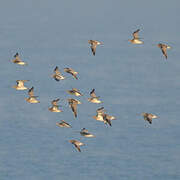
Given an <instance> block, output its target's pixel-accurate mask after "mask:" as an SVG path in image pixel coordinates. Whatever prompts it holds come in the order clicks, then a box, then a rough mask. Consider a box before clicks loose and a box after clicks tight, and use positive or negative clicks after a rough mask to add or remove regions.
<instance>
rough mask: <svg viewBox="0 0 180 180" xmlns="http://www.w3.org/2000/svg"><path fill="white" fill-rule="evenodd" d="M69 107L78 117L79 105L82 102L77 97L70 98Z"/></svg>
mask: <svg viewBox="0 0 180 180" xmlns="http://www.w3.org/2000/svg"><path fill="white" fill-rule="evenodd" d="M68 103H69V107H70V108H71V109H72V111H73V113H74V116H75V118H77V105H78V104H81V102H80V101H78V100H76V99H68Z"/></svg>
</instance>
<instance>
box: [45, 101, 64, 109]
mask: <svg viewBox="0 0 180 180" xmlns="http://www.w3.org/2000/svg"><path fill="white" fill-rule="evenodd" d="M59 100H60V99H55V100H53V101H51V104H52V107H50V108H48V109H49V111H51V112H62V110H60V109H59V106H58V104H57V103H58V101H59Z"/></svg>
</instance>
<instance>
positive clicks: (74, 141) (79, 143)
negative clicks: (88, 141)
mask: <svg viewBox="0 0 180 180" xmlns="http://www.w3.org/2000/svg"><path fill="white" fill-rule="evenodd" d="M69 142H70V143H72V144H73V145H74V146H75V148H76V149H77V150H78V151H79V152H81V149H80V146H84V145H85V144H84V143H82V142H80V141H77V140H74V139H73V140H69Z"/></svg>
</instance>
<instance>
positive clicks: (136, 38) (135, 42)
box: [128, 29, 144, 44]
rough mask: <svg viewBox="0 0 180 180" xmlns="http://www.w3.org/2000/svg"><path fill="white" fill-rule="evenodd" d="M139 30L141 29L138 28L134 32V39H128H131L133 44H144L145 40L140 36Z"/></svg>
mask: <svg viewBox="0 0 180 180" xmlns="http://www.w3.org/2000/svg"><path fill="white" fill-rule="evenodd" d="M139 31H140V29H137V30H136V31H134V32H133V34H132V35H133V39H129V40H128V41H130V42H131V43H132V44H143V43H144V42H143V41H141V40H140V38H139V34H138V33H139Z"/></svg>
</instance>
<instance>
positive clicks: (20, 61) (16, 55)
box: [12, 53, 27, 66]
mask: <svg viewBox="0 0 180 180" xmlns="http://www.w3.org/2000/svg"><path fill="white" fill-rule="evenodd" d="M14 58H15V59H13V60H12V62H13V63H15V64H19V65H22V66H24V65H27V63H26V62H24V61H22V60H21V59H20V57H19V54H18V53H16V54H15V55H14Z"/></svg>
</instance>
